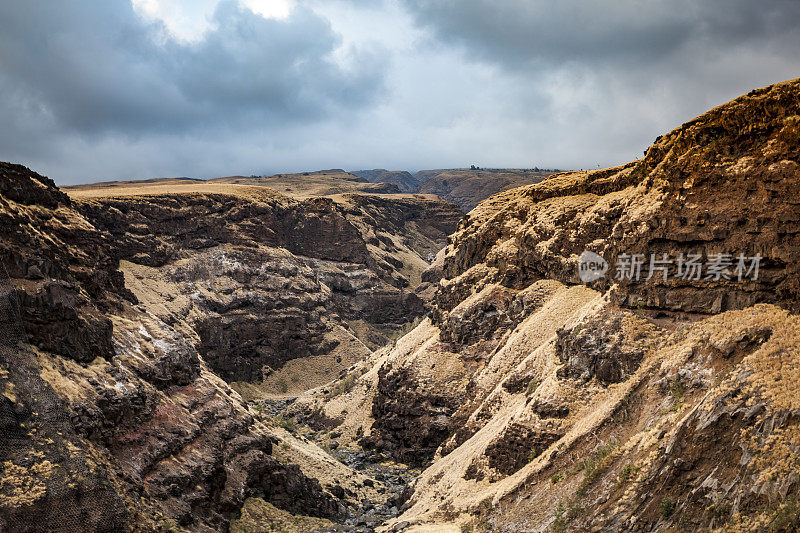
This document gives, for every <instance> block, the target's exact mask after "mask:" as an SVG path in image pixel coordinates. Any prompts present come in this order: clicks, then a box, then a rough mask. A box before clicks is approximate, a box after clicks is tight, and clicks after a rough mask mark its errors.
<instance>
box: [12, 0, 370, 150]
mask: <svg viewBox="0 0 800 533" xmlns="http://www.w3.org/2000/svg"><path fill="white" fill-rule="evenodd" d="M212 22H213V24H212V29H211V30H209V31H208V32H207V33H206V34H205V36H204V37H203V38H202V39H201V40H200V41H198V42H196V43H184V42H180V41H176V40H175V39H173V38H171V37H170V36H169V34H168V33H167V32H166V29H165V27H164V26H163V25H160V24H154V23H149V22H145V21H144V20H143V19H142V18H140V17H139V16H138V15H137V14H136V13H135V12H134V11H133V8H132V6H131V3H130V1H129V0H78V1H70V2H64V1H62V0H49V1H44V0H41V1H39V0H37V1H36V2H17V1H9V2H2V3H0V34H2V36H0V67H1V68H0V98H2V100H3V103H2V104H0V106H2V107H4V108H5V109H2V107H0V114H2V115H1V116H0V118H2V119H3V121H4V122H5V123H6V124H7V125H9V124H12V125H13V124H15V123H16V125H17V126H19V127H23V128H25V129H27V130H28V131H29V132H30V133H31V134H33V133H35V132H36V130H37V129H38V127H37V126H36V124H37V123H38V124H39V125H40V126H42V125H49V126H50V128H51V130H52V131H57V130H62V131H66V132H78V133H80V134H82V135H96V134H108V133H121V134H126V135H146V134H149V133H165V132H166V133H176V134H185V133H191V132H193V131H195V130H198V129H201V128H207V127H210V126H214V127H225V126H229V127H256V126H259V125H261V126H265V127H269V126H281V125H285V124H297V123H303V122H308V121H314V120H320V119H323V118H325V117H327V116H329V115H331V114H334V113H339V112H344V111H347V110H350V109H356V108H359V107H361V106H364V105H366V104H368V103H369V102H371V101H372V100H373V99H374V97H375V96H376V94H377V93H378V92H379V91H380V90H381V88H382V75H383V72H382V67H381V66H380V61H379V58H378V57H373V56H369V55H363V56H362V57H361V58H360V59H361V68H360V69H359V70H358V72H355V73H353V72H345V71H343V70H342V68H341V67H340V66H338V65H337V64H336V63H335V62H334V61H333V60H331V59H330V53H331V52H332V51H333V50H334V49H335V48H336V47H337V46H338V45H339V37H338V36H337V35H336V34H335V33H334V32H333V30H332V29H331V27H330V24H329V23H328V21H327V20H325V19H323V18H321V17H319V16H318V15H316V14H314V13H313V12H312V11H310V10H308V9H305V8H302V7H298V8H297V9H295V10H293V12H292V14H291V16H290V18H288V19H286V20H276V19H265V18H263V17H260V16H258V15H255V14H253V13H252V12H251V11H249V10H247V9H244V8H242V7H240V6H239V4H238V3H236V2H232V1H228V2H222V3H220V4H219V6H218V7H217V10H216V12H215V14H214V18H213V21H212ZM5 130H6V134H5V137H9V136H11V137H13V136H14V134H13V133H12V132H9V131H8V128H6V129H5ZM30 140H34V139H30ZM5 141H6V142H7V143H9V144H13V142H14V141H13V139H5ZM35 141H36V142H37V143H42V142H46V139H41V138H36V139H35ZM4 144H5V143H4Z"/></svg>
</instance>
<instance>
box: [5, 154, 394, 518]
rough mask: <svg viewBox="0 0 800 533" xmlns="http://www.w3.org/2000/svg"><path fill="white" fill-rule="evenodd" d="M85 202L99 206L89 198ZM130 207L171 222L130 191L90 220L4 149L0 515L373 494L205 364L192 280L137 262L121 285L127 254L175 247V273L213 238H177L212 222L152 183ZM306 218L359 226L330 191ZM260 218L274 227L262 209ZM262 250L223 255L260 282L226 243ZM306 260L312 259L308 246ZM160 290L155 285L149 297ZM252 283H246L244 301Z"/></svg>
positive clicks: (222, 512)
mask: <svg viewBox="0 0 800 533" xmlns="http://www.w3.org/2000/svg"><path fill="white" fill-rule="evenodd" d="M165 201H166V203H167V204H169V203H173V204H176V203H179V201H180V199H175V198H171V199H166V200H165ZM217 201H219V202H223V201H225V199H217ZM211 204H212V205H213V202H211ZM190 205H194V206H196V208H197V209H201V207H200V206H199V205H198V204H191V202H190ZM80 207H81V210H82V211H84V212H85V213H87V215H90V216H91V215H92V214H96V213H94V212H93V209H96V208H97V205H96V204H91V203H86V204H83V205H82V206H80ZM120 207H123V208H124V207H125V206H124V205H120ZM138 207H139V208H141V209H142V210H147V209H149V210H151V211H152V212H151V213H150V217H149V218H148V219H147V220H148V221H150V222H149V223H150V224H153V225H154V227H160V226H159V224H161V225H163V229H161V230H160V231H161V233H158V232H155V233H154V235H153V236H151V237H150V238H147V237H144V236H142V234H141V228H139V229H138V230H132V232H131V233H130V234H128V232H127V229H131V226H133V225H135V224H137V223H139V222H140V219H139V218H137V217H136V215H135V209H133V207H131V208H130V209H128V210H127V211H128V215H129V216H130V217H131V218H130V219H126V218H125V215H124V214H123V212H122V211H120V212H118V213H117V212H114V211H113V210H112V209H111V207H110V206H109V212H111V213H112V216H111V217H110V218H101V217H97V218H95V220H94V222H92V221H90V220H89V219H88V218H87V217H85V216H84V215H82V214H81V213H80V212H79V211H78V210H77V209H76V205H75V202H72V201H70V199H69V198H68V197H67V196H66V195H64V194H63V193H61V192H60V191H58V189H56V188H55V186H54V185H53V183H52V182H51V181H50V180H48V179H46V178H44V177H42V176H39V175H37V174H35V173H34V172H32V171H30V170H28V169H27V168H24V167H21V166H18V165H10V164H2V165H0V218H2V220H3V224H2V225H1V226H0V232H2V239H0V243H2V245H1V246H2V250H1V252H0V259H2V262H1V263H0V265H2V266H1V267H0V268H1V269H0V392H2V395H0V465H1V468H2V472H1V473H0V529H2V530H8V531H153V530H159V529H174V528H176V527H183V528H186V529H189V530H193V531H221V530H226V529H227V527H228V524H229V523H230V520H231V519H233V518H236V517H237V516H238V515H239V513H240V509H241V508H242V506H243V505H244V504H245V502H246V501H250V502H252V501H262V502H263V501H267V502H270V504H271V505H274V506H276V507H277V508H281V509H285V510H289V511H293V512H298V511H299V512H302V513H303V514H305V515H312V516H318V517H328V518H334V519H340V518H342V517H344V516H346V515H347V514H348V513H349V512H350V511H349V510H348V505H350V503H349V502H350V501H358V500H359V499H360V498H365V497H367V496H372V497H377V493H375V491H374V489H372V488H370V487H368V486H366V485H364V484H363V483H362V478H363V476H361V474H358V473H356V472H354V471H352V470H351V469H349V468H348V467H346V466H344V465H342V464H341V463H335V464H331V463H334V462H333V461H331V460H330V459H329V458H328V456H327V455H326V454H325V453H324V452H323V451H322V450H320V449H319V448H317V447H316V446H314V445H312V444H311V443H309V442H308V441H305V440H303V439H301V438H298V437H295V436H293V435H292V434H291V433H290V432H288V431H286V429H284V428H282V427H279V426H278V425H276V422H275V421H274V420H273V419H272V418H271V417H269V416H267V415H264V414H261V413H259V412H258V411H255V410H253V409H252V408H250V407H248V406H247V404H246V403H245V402H244V401H243V400H242V398H241V397H240V396H239V394H237V393H236V392H235V391H234V390H232V389H231V388H230V387H229V386H228V385H227V384H226V382H225V381H224V380H222V379H220V377H218V376H217V375H216V374H215V373H214V372H213V370H214V365H213V364H212V363H213V362H214V359H213V357H208V359H206V358H205V357H204V356H209V355H210V354H211V352H210V350H207V349H206V346H207V345H206V344H204V343H203V341H202V339H203V335H202V334H199V333H197V332H196V331H195V329H194V324H193V323H191V321H189V320H187V316H190V315H191V313H190V314H189V315H185V314H183V310H186V309H187V307H186V305H187V304H186V302H187V301H188V300H189V297H185V296H184V297H181V295H180V293H179V291H178V292H177V293H173V292H171V291H172V290H173V286H172V285H170V283H169V282H168V281H165V279H167V278H169V276H167V277H166V278H165V277H163V276H160V273H159V276H158V277H154V278H150V279H149V280H148V278H147V277H146V276H147V275H152V274H153V270H154V268H155V267H147V266H144V265H143V264H134V263H130V262H129V263H126V265H127V268H128V270H129V271H128V272H127V273H126V274H125V275H127V276H128V278H129V281H130V282H131V283H130V287H131V288H132V289H133V290H131V289H129V288H127V287H126V285H125V283H124V276H125V275H124V274H123V272H122V271H121V270H120V269H119V257H120V256H122V257H126V256H129V257H130V258H131V259H137V260H139V261H140V262H141V263H147V262H153V261H155V262H157V263H158V262H159V261H158V260H156V259H155V258H160V257H169V258H170V260H174V261H175V263H176V264H175V266H173V267H170V268H173V269H174V272H173V273H172V274H170V276H177V277H180V276H192V275H195V274H191V273H187V272H186V270H187V269H188V270H189V271H191V270H192V269H194V268H196V265H188V264H187V261H188V262H191V261H193V260H194V259H196V257H197V255H196V254H198V253H207V254H212V253H213V252H211V251H209V249H208V248H204V247H202V246H201V247H200V248H199V249H200V250H201V252H197V250H198V248H195V247H192V246H191V245H189V244H187V243H188V242H190V241H191V240H192V237H191V236H188V237H185V240H181V239H184V236H183V234H184V230H186V228H191V227H193V226H192V223H193V222H196V223H197V224H202V223H203V219H202V217H201V216H199V215H198V214H197V213H193V214H192V215H191V216H189V217H188V218H185V219H183V220H177V222H180V223H182V224H186V226H182V227H183V229H181V227H179V226H176V218H177V216H176V213H177V212H178V211H179V209H177V207H175V208H174V209H172V210H170V209H167V208H165V207H164V206H163V205H161V204H159V201H153V202H152V203H145V204H143V205H139V206H138ZM300 212H301V211H299V210H297V211H295V216H299V213H300ZM289 216H291V213H290V214H287V215H286V218H288V217H289ZM171 217H172V220H170V218H171ZM115 220H116V222H114V221H115ZM313 220H315V221H313V222H310V224H311V225H312V229H309V231H311V232H315V231H318V230H319V231H321V232H322V233H323V234H328V233H326V232H332V233H335V234H337V235H344V236H345V237H352V238H353V239H355V236H356V235H357V234H358V232H357V231H356V230H354V229H351V228H352V225H348V223H347V222H346V221H345V220H344V219H343V218H342V217H341V216H337V215H336V213H335V210H333V209H332V208H331V207H330V206H329V205H324V206H323V207H322V208H321V209H320V212H319V214H318V216H317V217H316V218H315V219H313ZM103 224H107V229H109V230H115V228H117V227H119V226H117V225H116V224H119V225H120V226H121V227H123V228H125V231H124V232H121V233H119V232H118V234H117V235H116V236H112V235H111V234H110V233H106V232H104V231H101V230H100V229H98V227H97V226H98V225H100V226H103ZM215 225H216V226H218V227H221V228H222V229H220V231H219V232H218V233H216V234H215V233H213V230H212V229H211V228H207V230H208V231H209V232H210V233H212V234H213V235H216V236H219V239H220V240H224V239H225V238H226V237H225V233H224V226H225V224H224V223H222V222H220V221H215ZM253 226H257V224H253ZM313 228H316V229H313ZM321 228H322V229H321ZM342 228H345V229H342ZM348 228H350V229H348ZM323 229H324V231H323ZM170 230H171V231H170ZM136 231H139V233H136ZM258 231H267V229H266V228H257V227H253V232H258ZM185 232H186V233H191V230H186V231H185ZM337 232H338V233H337ZM242 234H244V232H242ZM345 237H341V238H342V239H343V238H345ZM227 238H229V239H233V238H234V237H227ZM357 242H360V243H361V246H360V247H357V246H356V247H352V248H350V249H347V248H345V247H341V248H342V249H340V250H336V249H335V247H332V248H331V249H330V250H328V251H325V250H324V248H323V247H322V246H320V247H319V248H320V249H321V250H323V251H322V252H321V254H324V258H320V259H318V260H319V261H331V255H332V254H333V255H335V257H336V258H338V259H342V260H350V259H354V258H357V257H366V256H365V255H363V254H365V253H366V252H365V250H366V245H364V244H363V240H362V241H357ZM246 244H247V243H246ZM294 244H295V245H296V246H300V247H302V246H306V245H308V244H307V243H303V242H302V241H301V240H298V242H295V243H294ZM119 246H121V248H120V247H119ZM169 246H173V248H170V247H169ZM184 250H190V251H191V252H184ZM263 250H267V247H266V246H261V247H259V246H242V247H241V248H236V249H235V250H234V248H231V249H230V250H220V251H219V252H218V255H217V256H216V259H214V260H218V261H220V262H222V263H224V265H225V269H226V270H224V272H225V276H229V277H230V278H231V279H235V278H237V277H238V278H239V280H240V281H239V282H237V283H241V284H242V285H243V284H244V283H245V282H247V281H248V279H249V278H248V276H251V275H252V276H255V275H260V276H263V277H262V278H260V279H259V281H265V283H267V284H268V281H269V280H270V279H272V280H273V282H274V278H271V277H270V276H272V274H270V273H269V272H267V269H266V268H265V269H264V270H263V271H262V272H257V269H256V268H255V267H250V268H253V272H251V271H247V269H239V268H237V267H236V266H235V259H234V260H231V259H230V257H229V256H226V255H225V254H226V253H234V251H235V252H236V253H241V254H242V257H243V260H244V261H246V260H247V255H246V254H247V253H255V254H258V253H260V252H261V251H263ZM276 250H277V249H276ZM165 253H174V254H175V255H166V256H165V255H163V254H165ZM281 254H283V255H281ZM337 254H338V255H337ZM358 254H362V255H361V256H359V255H358ZM276 255H277V256H278V257H279V258H280V260H284V259H285V263H282V265H284V266H286V265H288V266H287V268H292V263H291V262H292V261H298V260H297V257H296V256H294V255H293V254H291V253H290V252H288V251H286V250H285V249H284V250H283V251H282V252H280V253H279V252H277V251H276V252H273V255H272V256H270V257H274V256H276ZM209 257H211V256H209ZM233 257H234V258H235V257H236V256H233ZM212 259H213V258H212ZM212 259H209V261H212ZM367 260H369V258H367ZM181 261H183V263H181ZM340 262H341V261H340ZM161 264H163V263H161ZM171 264H172V263H171ZM297 268H299V269H304V270H305V272H308V271H309V266H308V265H307V264H305V263H303V262H302V261H299V262H298V265H297ZM137 269H139V270H137ZM241 270H245V272H243V273H242V272H240V271H241ZM131 272H133V274H136V273H139V274H140V277H138V278H137V277H136V276H135V275H132V274H131ZM237 272H239V274H237ZM210 274H213V272H209V273H205V272H203V273H202V275H203V276H208V275H210ZM196 275H200V274H196ZM308 277H309V280H308V283H312V282H313V283H316V284H319V281H317V280H316V278H314V277H313V276H311V275H310V274H309V275H308ZM342 277H344V278H346V277H347V276H345V275H342ZM291 279H292V282H294V281H293V280H294V275H292V278H291ZM147 281H152V282H153V283H147ZM215 282H217V283H226V282H225V280H224V279H223V280H219V279H217V280H215ZM278 282H279V283H285V281H280V280H278ZM297 283H298V284H299V285H302V283H303V281H302V278H298V279H297ZM383 283H385V285H386V286H390V287H393V286H392V285H391V284H390V283H389V282H388V281H386V282H383ZM242 285H230V286H229V287H230V289H231V290H230V291H229V292H227V293H226V292H225V291H222V290H220V291H219V295H217V296H216V297H217V298H218V300H217V301H216V303H211V304H208V307H207V308H203V310H204V311H205V310H206V309H208V312H209V313H212V311H210V309H211V308H212V307H213V306H214V305H217V306H218V307H217V311H213V312H215V313H219V315H220V316H222V317H223V320H224V316H225V315H224V312H225V305H228V306H230V309H234V308H236V304H235V299H236V298H237V296H238V293H237V291H241V290H243V289H242V288H241V287H242ZM197 290H198V291H201V290H202V288H201V287H198V288H197ZM397 290H399V289H397ZM159 291H161V292H162V293H163V296H164V297H165V298H164V299H163V301H161V302H157V301H156V300H154V299H153V298H154V295H155V294H158V293H159ZM134 292H135V293H136V294H134ZM282 294H286V295H287V297H289V296H291V291H287V292H284V293H282ZM168 298H173V301H172V302H170V301H168ZM181 298H183V299H181ZM297 299H301V298H297ZM259 301H261V302H263V300H258V299H256V298H249V299H244V304H242V305H244V306H252V305H254V303H253V302H259ZM295 305H297V304H296V303H295ZM273 307H275V306H274V305H273V306H271V307H270V308H269V309H271V308H273ZM286 307H288V306H286ZM269 309H267V308H265V309H263V310H259V312H264V313H268V312H269ZM297 309H302V307H301V306H298V307H297ZM282 312H285V311H282ZM297 313H298V316H299V315H300V314H301V312H300V311H298V312H297ZM192 316H193V315H192ZM198 316H205V315H200V314H198ZM190 318H191V316H190ZM306 326H307V325H303V326H300V325H298V326H297V327H298V328H300V329H303V328H305V327H306ZM309 329H312V328H309ZM303 334H304V335H308V333H306V332H305V330H304V331H303ZM312 334H313V332H312ZM351 337H352V336H351ZM203 352H205V353H203ZM220 364H221V363H220ZM226 364H227V363H226ZM223 368H224V367H223ZM334 479H335V481H334ZM345 497H346V498H348V499H347V500H345V499H343V498H345Z"/></svg>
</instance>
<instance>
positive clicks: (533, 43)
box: [0, 0, 800, 184]
mask: <svg viewBox="0 0 800 533" xmlns="http://www.w3.org/2000/svg"><path fill="white" fill-rule="evenodd" d="M798 76H800V2H798V1H797V0H759V1H756V0H613V1H612V0H597V1H592V2H585V1H583V0H558V1H549V2H546V1H542V0H406V1H400V0H194V1H186V0H182V1H179V0H70V1H69V2H64V1H63V0H35V1H30V0H4V1H3V2H0V160H5V161H13V162H18V163H22V164H25V165H27V166H29V167H30V168H32V169H34V170H36V171H38V172H40V173H42V174H45V175H48V176H50V177H51V178H53V179H54V180H55V181H56V182H57V183H59V184H74V183H87V182H92V181H100V180H112V179H140V178H151V177H170V176H191V177H200V178H210V177H218V176H227V175H235V174H244V175H251V174H258V175H267V174H273V173H278V172H292V171H304V170H317V169H327V168H344V169H346V170H358V169H367V168H388V169H401V170H411V171H415V170H419V169H428V168H454V167H465V166H469V165H471V164H475V165H478V166H482V167H516V168H520V167H522V168H529V167H534V166H538V167H542V168H562V169H577V168H596V167H598V166H600V167H606V166H611V165H615V164H619V163H624V162H627V161H631V160H633V159H635V158H636V157H639V156H641V154H642V152H643V151H644V150H645V149H646V148H647V147H648V146H649V145H650V144H651V143H652V142H653V140H654V139H655V138H656V137H657V136H658V135H660V134H662V133H664V132H666V131H669V130H671V129H673V128H675V127H677V126H679V125H680V124H682V123H683V122H686V121H687V120H689V119H691V118H693V117H695V116H697V115H699V114H701V113H703V112H704V111H706V110H708V109H710V108H712V107H714V106H716V105H719V104H722V103H725V102H726V101H728V100H730V99H732V98H734V97H736V96H738V95H740V94H743V93H746V92H748V91H749V90H750V89H753V88H756V87H761V86H765V85H768V84H770V83H775V82H778V81H783V80H786V79H792V78H796V77H798Z"/></svg>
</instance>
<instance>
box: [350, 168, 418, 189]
mask: <svg viewBox="0 0 800 533" xmlns="http://www.w3.org/2000/svg"><path fill="white" fill-rule="evenodd" d="M350 174H353V175H354V176H358V177H360V178H364V179H366V180H368V181H369V182H370V183H393V184H395V185H397V187H398V188H399V189H400V191H401V192H417V189H419V185H420V183H421V182H420V181H419V180H418V179H417V178H416V176H413V175H412V174H411V173H410V172H406V171H405V170H386V169H384V168H376V169H374V170H354V171H352V172H350Z"/></svg>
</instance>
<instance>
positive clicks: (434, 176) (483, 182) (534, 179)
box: [415, 169, 554, 211]
mask: <svg viewBox="0 0 800 533" xmlns="http://www.w3.org/2000/svg"><path fill="white" fill-rule="evenodd" d="M553 172H554V171H552V170H516V169H497V170H495V169H491V170H485V169H476V170H471V169H464V170H435V171H431V170H424V171H420V172H417V173H416V174H415V177H418V178H419V177H427V179H426V180H425V181H424V182H423V183H422V184H421V185H420V187H419V190H418V192H420V193H423V194H435V195H437V196H440V197H441V198H444V199H445V200H449V201H451V202H454V203H457V204H458V205H460V206H461V209H463V210H464V211H470V210H471V209H472V208H473V207H475V206H476V205H478V204H479V203H480V202H481V201H483V200H485V199H486V198H489V197H490V196H492V195H494V194H497V193H499V192H502V191H505V190H508V189H513V188H516V187H522V186H523V185H532V184H534V183H539V182H540V181H542V180H544V179H545V178H546V177H548V176H550V175H551V174H552V173H553Z"/></svg>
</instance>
